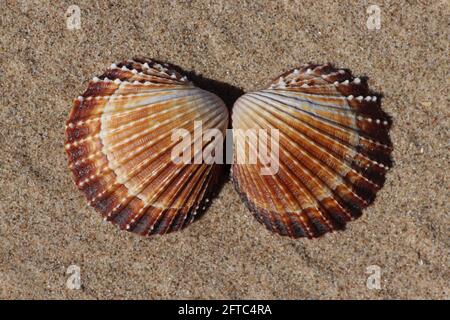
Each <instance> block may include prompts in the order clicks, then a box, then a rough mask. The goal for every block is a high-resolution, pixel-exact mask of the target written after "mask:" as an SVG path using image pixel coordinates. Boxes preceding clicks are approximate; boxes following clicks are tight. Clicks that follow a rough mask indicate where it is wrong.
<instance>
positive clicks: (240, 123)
mask: <svg viewBox="0 0 450 320" xmlns="http://www.w3.org/2000/svg"><path fill="white" fill-rule="evenodd" d="M232 126H233V130H234V131H238V130H239V129H240V130H243V131H244V132H245V131H246V130H248V129H265V130H271V129H272V130H276V129H278V130H279V131H278V132H279V150H278V153H279V154H278V160H279V167H278V171H277V173H276V174H272V175H270V174H269V175H267V174H264V175H263V174H261V170H260V169H261V168H262V167H263V164H262V163H261V161H259V160H258V162H257V163H256V164H248V163H236V154H238V153H239V152H244V151H243V150H237V148H238V145H237V144H236V141H235V144H234V157H235V163H234V164H233V166H232V174H231V175H232V179H233V182H234V185H235V187H236V189H237V191H238V192H239V194H240V195H241V197H242V198H243V200H244V201H245V203H246V204H247V205H248V207H249V209H250V210H251V211H252V212H253V214H254V215H255V217H256V218H257V220H258V221H260V222H261V223H263V224H265V225H266V227H267V228H268V229H269V230H271V231H273V232H276V233H279V234H281V235H285V236H290V237H295V238H296V237H309V238H313V237H316V236H319V235H321V234H324V233H326V232H329V231H332V230H335V229H342V228H344V226H345V224H346V222H347V221H350V220H353V219H354V218H356V217H358V216H359V215H360V214H361V210H362V209H363V208H365V207H367V206H368V205H369V204H370V203H371V202H372V201H373V200H374V198H375V194H376V192H377V191H378V190H379V189H380V188H381V187H382V185H383V183H384V179H385V174H386V171H387V170H388V168H389V166H391V158H390V154H391V151H392V145H391V142H390V139H389V135H388V132H389V128H390V126H391V121H390V118H389V117H388V116H387V115H386V114H385V113H384V112H383V111H382V110H381V107H380V96H378V95H373V94H371V93H370V91H369V89H368V86H367V82H366V80H365V79H361V78H355V77H353V76H352V74H351V72H350V71H348V70H342V69H341V70H339V69H336V68H334V67H332V66H331V65H328V64H327V65H312V64H309V65H304V66H303V67H301V68H298V69H294V70H291V71H289V72H286V73H284V74H282V75H281V76H279V77H278V78H276V79H275V80H274V81H273V82H272V83H271V84H270V86H269V87H268V88H267V89H264V90H260V91H256V92H252V93H247V94H245V95H243V96H241V97H240V98H239V99H238V101H237V102H236V103H235V105H234V107H233V111H232ZM237 135H238V134H237V133H236V132H235V133H234V139H235V140H236V137H237ZM244 145H245V148H246V149H248V150H250V149H255V150H256V149H257V145H255V143H254V141H251V140H250V139H248V140H246V142H245V144H244ZM268 149H269V153H268V154H269V155H270V153H271V152H273V150H272V147H271V146H270V145H269V146H268Z"/></svg>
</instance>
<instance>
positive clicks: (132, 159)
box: [65, 58, 228, 235]
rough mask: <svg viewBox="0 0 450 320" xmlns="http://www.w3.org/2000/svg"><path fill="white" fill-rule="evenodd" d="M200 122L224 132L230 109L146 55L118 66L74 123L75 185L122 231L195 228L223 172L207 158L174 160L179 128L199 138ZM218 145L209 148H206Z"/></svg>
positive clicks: (70, 150)
mask: <svg viewBox="0 0 450 320" xmlns="http://www.w3.org/2000/svg"><path fill="white" fill-rule="evenodd" d="M196 121H201V125H202V129H203V130H205V129H210V128H216V129H218V130H220V131H221V132H222V133H224V132H225V130H226V128H227V125H228V111H227V108H226V107H225V105H224V103H223V102H222V100H221V99H220V98H219V97H217V96H216V95H214V94H212V93H210V92H207V91H204V90H202V89H200V88H197V87H196V86H194V85H193V84H192V83H191V82H189V81H188V79H187V78H186V76H184V75H182V74H180V73H179V72H177V71H176V70H174V69H173V68H172V67H171V66H169V65H165V64H160V63H157V62H155V61H152V60H149V59H145V58H136V59H134V60H126V61H123V62H121V63H118V64H112V65H111V66H110V68H108V69H107V70H106V71H105V72H104V73H103V75H101V76H99V77H95V78H93V79H92V80H91V81H89V85H88V88H87V89H86V91H85V92H84V93H83V94H82V95H81V96H80V97H78V98H77V99H75V100H74V103H73V107H72V110H71V112H70V115H69V118H68V120H67V125H66V145H65V148H66V152H67V156H68V161H69V167H70V169H71V171H72V173H73V179H74V182H75V184H76V185H77V187H78V188H79V189H80V190H81V191H82V192H83V193H84V195H85V197H86V199H87V201H88V203H89V204H90V205H91V206H93V207H94V208H95V209H96V210H97V211H99V212H100V213H101V214H102V216H103V217H104V218H105V219H106V220H108V221H111V222H113V223H114V224H116V225H118V226H119V227H120V228H121V229H127V230H129V231H133V232H136V233H139V234H142V235H150V234H163V233H167V232H171V231H175V230H179V229H181V228H183V227H185V226H187V225H188V224H189V223H191V222H192V221H193V220H194V218H195V217H196V215H197V216H198V214H199V213H201V212H202V211H203V210H205V207H206V206H207V203H209V199H210V197H211V195H212V193H213V192H214V191H215V187H216V186H217V180H218V177H219V175H220V171H221V168H222V167H221V166H220V165H219V164H207V163H208V162H207V161H206V159H203V160H205V161H203V162H201V163H198V162H196V161H193V163H190V164H189V163H188V164H185V163H175V162H174V161H172V157H171V151H172V149H173V147H174V145H175V144H176V143H178V141H173V139H172V136H171V135H172V132H173V130H174V129H185V130H187V131H186V132H188V133H189V134H194V129H195V128H197V127H198V125H197V124H198V122H196ZM199 139H200V140H201V139H202V136H200V137H197V138H195V137H194V138H193V139H192V140H191V143H190V144H189V146H188V147H189V148H190V147H191V146H192V145H193V144H194V143H198V141H199ZM216 143H220V141H213V142H211V143H209V144H208V143H203V144H202V146H201V151H203V150H204V149H205V148H206V147H207V146H209V147H211V145H214V144H216ZM195 152H196V151H195V150H194V152H193V153H192V157H194V156H197V155H198V152H197V153H195ZM209 163H212V162H209Z"/></svg>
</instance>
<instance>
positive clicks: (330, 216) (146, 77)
mask: <svg viewBox="0 0 450 320" xmlns="http://www.w3.org/2000/svg"><path fill="white" fill-rule="evenodd" d="M228 118H229V115H228V111H227V108H226V106H225V104H224V103H223V102H222V100H221V99H220V98H219V97H218V96H216V95H215V94H213V93H211V92H208V91H205V90H202V89H200V88H198V87H196V86H195V85H194V84H193V83H191V82H190V81H189V80H188V79H187V77H186V76H184V75H183V74H181V73H179V72H177V71H176V70H175V69H174V68H173V67H172V66H170V65H168V64H162V63H157V62H155V61H153V60H151V59H146V58H135V59H134V60H126V61H123V62H121V63H118V64H113V65H111V67H110V68H108V69H107V70H106V71H105V72H104V73H103V75H101V76H100V77H98V78H94V79H93V80H91V81H89V85H88V88H87V90H86V91H85V92H84V93H83V95H81V96H80V97H78V98H77V99H75V101H74V105H73V107H72V110H71V112H70V115H69V118H68V120H67V125H66V145H65V148H66V152H67V155H68V160H69V167H70V169H71V171H72V173H73V178H74V181H75V183H76V185H77V187H78V188H79V189H80V190H81V191H82V192H83V193H84V195H85V197H86V199H87V201H88V203H89V204H90V205H91V206H93V207H94V208H95V209H96V210H97V211H99V212H100V213H101V214H102V216H103V217H104V218H105V219H106V220H108V221H111V222H113V223H114V224H116V225H118V226H119V227H120V228H121V229H127V230H129V231H133V232H136V233H139V234H141V235H152V234H164V233H168V232H172V231H176V230H179V229H182V228H184V227H185V226H187V225H189V224H190V223H191V222H192V221H193V220H194V219H195V217H196V216H198V214H199V213H201V212H203V211H204V210H205V209H206V207H207V206H208V204H209V202H210V199H211V197H212V196H213V194H214V192H215V191H217V188H218V182H219V180H220V178H221V176H222V174H223V167H224V166H223V165H221V164H219V163H212V164H208V163H207V162H206V161H204V162H202V163H176V162H174V161H173V159H172V150H173V148H174V147H175V145H176V143H177V142H176V141H173V139H172V133H173V131H174V130H176V129H180V128H181V129H184V130H187V131H186V132H188V133H193V132H194V130H195V123H196V122H197V121H201V124H202V126H203V129H218V130H219V131H220V132H222V133H223V134H224V133H225V130H226V129H227V127H228ZM231 121H232V128H233V130H235V131H236V130H244V132H245V131H246V130H249V129H253V130H255V129H256V130H258V129H264V130H275V131H276V132H277V133H278V143H279V144H278V146H279V148H278V158H277V159H278V164H277V165H278V168H277V170H276V172H275V173H274V174H262V173H261V170H260V169H261V168H262V167H263V164H262V163H261V161H258V162H257V163H240V162H236V161H235V162H234V163H233V165H232V168H231V177H232V181H233V184H234V186H235V188H236V190H237V191H238V193H239V195H240V196H241V198H242V199H243V201H244V202H245V204H246V205H247V206H248V208H249V209H250V210H251V211H252V212H253V214H254V215H255V217H256V219H257V220H258V221H259V222H261V223H263V224H264V225H265V226H266V227H267V228H268V229H269V230H271V231H273V232H276V233H278V234H281V235H285V236H290V237H295V238H296V237H308V238H313V237H316V236H319V235H322V234H324V233H326V232H329V231H333V230H337V229H343V228H344V226H345V224H346V223H347V222H348V221H350V220H353V219H354V218H356V217H358V216H359V215H360V214H361V210H362V209H363V208H365V207H367V206H368V205H369V204H370V203H372V202H373V200H374V198H375V194H376V192H377V191H378V190H379V189H380V188H381V187H382V185H383V182H384V179H385V174H386V171H387V170H388V168H389V166H391V158H390V154H391V151H392V145H391V142H390V139H389V135H388V132H389V128H390V126H391V121H390V119H389V117H388V116H387V115H386V114H385V113H384V112H383V111H382V110H381V107H380V99H379V96H377V95H371V94H370V92H369V89H368V86H367V82H366V81H365V79H360V78H354V77H353V76H352V74H351V72H350V71H348V70H343V69H336V68H334V67H333V66H331V65H329V64H325V65H314V64H308V65H304V66H302V67H300V68H297V69H294V70H291V71H288V72H286V73H284V74H282V75H281V76H279V77H277V78H276V79H275V80H274V81H272V82H271V84H270V86H268V87H267V88H266V89H263V90H260V91H256V92H251V93H247V94H244V95H243V96H241V97H240V98H239V99H238V100H237V101H236V102H235V104H234V106H233V109H232V117H231ZM236 136H237V135H236V134H235V135H234V139H237V137H236ZM194 140H195V139H192V140H191V142H192V144H195V143H196V142H195V141H194ZM197 140H198V139H197ZM244 141H245V142H244V143H243V144H237V143H236V141H235V143H234V158H235V160H236V154H237V153H239V152H242V151H243V150H237V148H246V150H252V149H256V148H257V146H256V145H255V142H254V140H251V139H247V140H244ZM197 142H198V141H197ZM220 143H222V142H221V141H220V140H217V141H210V142H209V144H210V146H209V147H211V145H212V146H215V147H217V144H220ZM207 145H208V143H207V144H205V145H203V146H202V149H201V150H202V151H204V150H205V148H207ZM188 147H189V149H190V147H191V146H190V145H189V146H188ZM220 147H222V146H220ZM268 152H269V154H270V153H271V152H273V150H272V147H270V148H269V149H268ZM244 153H245V151H244ZM194 156H195V155H192V157H194Z"/></svg>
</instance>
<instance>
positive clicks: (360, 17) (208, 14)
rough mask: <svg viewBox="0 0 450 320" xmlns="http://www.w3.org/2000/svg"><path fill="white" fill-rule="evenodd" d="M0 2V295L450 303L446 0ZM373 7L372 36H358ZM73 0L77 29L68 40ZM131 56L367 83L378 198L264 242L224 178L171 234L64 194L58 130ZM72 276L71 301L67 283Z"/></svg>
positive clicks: (251, 80) (245, 74) (225, 78)
mask: <svg viewBox="0 0 450 320" xmlns="http://www.w3.org/2000/svg"><path fill="white" fill-rule="evenodd" d="M0 3H1V7H2V14H1V15H0V30H1V31H0V32H1V33H0V87H1V100H0V123H1V128H0V298H33V299H37V298H41V299H42V298H52V299H60V298H69V299H79V298H88V299H90V298H94V299H96V298H119V299H121V298H145V299H157V298H218V299H222V298H231V299H236V298H256V299H260V298H261V299H266V298H274V299H281V298H286V299H311V298H375V299H378V298H441V299H442V298H446V299H448V298H449V297H450V292H449V280H450V273H449V248H450V241H449V237H448V236H449V214H450V207H449V204H448V200H449V182H450V181H449V180H450V179H449V178H450V174H449V172H448V170H449V169H450V168H449V152H448V150H449V138H450V136H449V118H450V117H449V116H450V114H449V109H448V84H449V83H448V69H449V61H448V57H447V56H448V39H449V34H448V24H449V5H448V2H447V1H408V2H404V1H380V0H377V1H373V2H372V1H371V2H368V1H318V0H315V1H268V0H266V1H216V2H210V1H124V0H121V1H111V2H104V1H78V0H77V1H75V0H74V1H62V2H59V1H4V0H1V1H0ZM372 3H375V4H378V5H379V6H380V8H381V18H382V25H381V29H380V30H375V31H374V30H368V28H367V26H366V20H367V18H368V14H367V13H366V9H367V7H368V6H369V4H372ZM72 4H75V5H78V6H79V7H80V9H81V29H80V30H68V29H67V28H66V18H65V15H66V10H67V8H68V7H69V6H70V5H72ZM135 55H146V56H149V57H154V58H158V59H160V60H165V61H168V62H171V63H175V64H177V65H179V66H181V67H183V68H185V69H187V70H195V71H196V72H198V73H200V74H202V75H204V76H205V77H208V78H211V79H215V80H218V81H222V82H224V83H227V84H229V85H231V86H235V87H237V88H242V89H243V90H245V91H248V90H252V89H257V88H259V87H261V86H262V85H263V84H265V83H266V82H267V80H268V79H270V78H273V77H275V76H277V75H278V74H280V73H281V72H283V71H285V70H287V69H289V68H292V67H295V66H296V65H299V64H302V63H305V62H309V61H312V62H332V63H335V64H336V65H337V66H340V67H347V68H350V69H351V70H352V71H353V72H354V74H356V75H364V76H368V77H369V78H370V81H369V84H370V85H371V87H372V88H374V89H375V90H377V91H380V92H382V93H383V94H384V100H383V106H384V110H386V111H387V112H388V113H389V114H390V115H391V116H392V117H393V119H394V126H393V129H392V135H391V136H392V141H393V143H394V146H395V151H394V153H393V156H394V160H395V166H394V168H393V169H392V170H391V171H390V173H389V174H388V176H387V182H386V184H385V187H384V188H383V189H382V191H381V192H380V193H379V196H378V198H377V200H376V202H375V204H374V205H373V206H371V207H370V208H368V209H367V210H366V211H365V213H364V215H363V216H362V217H361V218H360V219H358V220H357V221H355V222H353V223H351V224H349V225H348V227H347V230H346V231H344V232H338V233H334V234H328V235H326V236H324V237H322V238H320V239H316V240H306V239H299V240H291V239H287V238H283V237H280V236H277V235H274V234H271V233H270V232H269V231H267V230H266V229H265V228H264V227H263V226H262V225H260V224H259V223H257V221H256V220H255V219H254V218H253V216H252V215H251V213H250V212H249V211H248V210H247V209H246V208H245V207H244V206H243V204H242V203H241V201H240V200H239V198H238V195H237V193H236V192H235V191H234V190H233V188H232V186H231V184H230V183H229V182H227V183H226V184H225V185H224V187H223V189H222V191H221V192H220V195H219V196H218V198H216V199H215V200H214V202H213V204H212V206H211V208H210V209H209V210H208V212H207V213H206V214H205V215H204V216H203V218H202V219H200V220H199V221H197V222H196V223H194V224H193V225H191V226H190V227H188V228H187V229H185V230H184V231H182V232H178V233H174V234H169V235H166V236H164V237H156V238H153V239H144V238H140V237H139V236H135V235H133V234H129V233H127V232H121V231H119V230H118V229H117V228H116V227H115V226H113V225H111V224H108V223H105V222H102V220H101V218H100V216H99V215H98V214H97V213H96V212H95V211H94V210H93V209H91V208H90V207H88V206H87V204H86V202H85V200H84V198H83V197H82V195H81V193H79V192H78V191H77V190H76V188H75V186H74V185H73V183H72V181H71V178H70V174H69V171H68V169H67V165H66V156H65V152H64V146H63V144H64V125H65V120H66V117H67V115H68V112H69V109H70V107H71V103H72V99H73V98H75V97H76V96H78V95H79V94H80V93H82V92H83V91H84V89H85V87H86V83H87V81H88V79H90V78H92V77H93V76H94V75H97V74H100V73H101V72H102V71H103V70H104V69H105V68H106V67H107V66H109V64H110V63H111V62H114V61H118V60H121V59H125V58H130V57H132V56H135ZM72 264H75V265H78V266H79V267H80V269H81V280H82V284H83V287H82V289H81V290H69V289H67V288H66V280H67V278H68V275H66V270H67V268H68V266H69V265H72ZM371 265H377V266H379V267H380V268H381V289H380V290H369V289H368V288H367V287H366V280H367V277H368V274H366V268H367V267H368V266H371Z"/></svg>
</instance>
